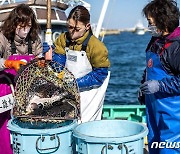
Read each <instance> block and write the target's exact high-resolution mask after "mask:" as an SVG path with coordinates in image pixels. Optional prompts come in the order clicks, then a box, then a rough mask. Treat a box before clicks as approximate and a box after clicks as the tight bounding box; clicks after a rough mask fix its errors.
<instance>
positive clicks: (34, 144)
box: [8, 120, 77, 154]
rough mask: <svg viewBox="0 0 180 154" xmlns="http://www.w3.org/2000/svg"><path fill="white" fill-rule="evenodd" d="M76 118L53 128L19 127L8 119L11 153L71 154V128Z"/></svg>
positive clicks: (74, 124) (75, 122) (75, 123)
mask: <svg viewBox="0 0 180 154" xmlns="http://www.w3.org/2000/svg"><path fill="white" fill-rule="evenodd" d="M76 125H77V120H74V121H72V122H71V123H70V124H68V125H65V126H63V127H59V128H53V129H27V128H21V127H19V126H18V125H17V124H15V123H14V122H13V120H10V121H9V122H8V129H9V130H10V133H11V137H12V144H13V154H50V153H51V154H60V153H62V154H72V153H73V140H72V129H73V128H74V127H75V126H76Z"/></svg>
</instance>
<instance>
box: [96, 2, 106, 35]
mask: <svg viewBox="0 0 180 154" xmlns="http://www.w3.org/2000/svg"><path fill="white" fill-rule="evenodd" d="M108 3H109V0H104V4H103V7H102V10H101V14H100V17H99V21H98V24H97V28H96V31H95V36H96V37H97V38H98V37H99V34H100V31H101V27H102V23H103V20H104V16H105V13H106V10H107V6H108Z"/></svg>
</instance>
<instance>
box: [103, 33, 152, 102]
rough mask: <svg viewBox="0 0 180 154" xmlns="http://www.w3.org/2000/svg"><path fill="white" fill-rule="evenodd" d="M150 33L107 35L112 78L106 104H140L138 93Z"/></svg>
mask: <svg viewBox="0 0 180 154" xmlns="http://www.w3.org/2000/svg"><path fill="white" fill-rule="evenodd" d="M150 38H151V36H150V35H149V33H145V35H137V34H135V33H132V32H122V33H120V34H118V35H107V36H105V38H104V41H103V42H104V44H105V45H106V47H107V49H108V52H109V59H110V62H111V67H110V71H111V77H110V81H109V85H108V89H107V91H106V97H105V104H121V105H122V104H139V102H138V99H137V92H138V88H139V86H140V81H141V79H142V74H143V71H144V69H145V65H146V64H145V49H146V46H147V44H148V42H149V40H150Z"/></svg>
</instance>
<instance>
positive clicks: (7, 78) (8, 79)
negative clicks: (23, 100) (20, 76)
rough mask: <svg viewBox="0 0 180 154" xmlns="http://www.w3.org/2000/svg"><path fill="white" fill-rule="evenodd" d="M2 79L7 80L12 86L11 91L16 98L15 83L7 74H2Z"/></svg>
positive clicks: (0, 76)
mask: <svg viewBox="0 0 180 154" xmlns="http://www.w3.org/2000/svg"><path fill="white" fill-rule="evenodd" d="M0 78H6V80H7V81H8V82H9V85H10V87H11V91H12V95H13V97H14V86H13V83H12V81H11V79H10V78H9V77H8V76H7V75H5V74H1V75H0Z"/></svg>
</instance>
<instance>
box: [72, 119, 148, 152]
mask: <svg viewBox="0 0 180 154" xmlns="http://www.w3.org/2000/svg"><path fill="white" fill-rule="evenodd" d="M147 133H148V129H147V127H146V126H145V125H143V124H140V123H137V122H132V121H127V120H101V121H92V122H87V123H82V124H80V125H78V126H77V127H75V128H74V130H73V136H74V138H75V144H76V152H77V153H78V154H120V153H121V154H132V153H135V154H143V148H144V137H145V136H146V135H147Z"/></svg>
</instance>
